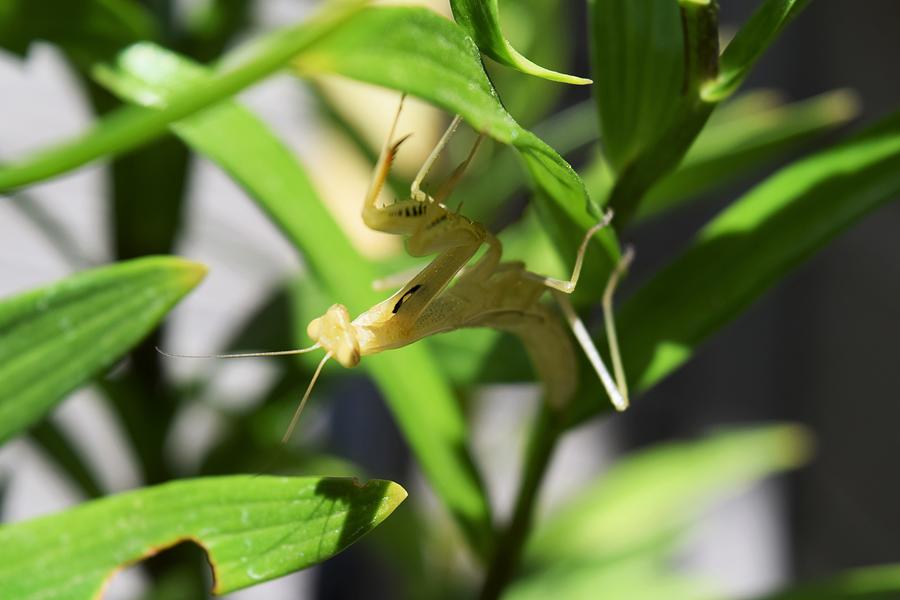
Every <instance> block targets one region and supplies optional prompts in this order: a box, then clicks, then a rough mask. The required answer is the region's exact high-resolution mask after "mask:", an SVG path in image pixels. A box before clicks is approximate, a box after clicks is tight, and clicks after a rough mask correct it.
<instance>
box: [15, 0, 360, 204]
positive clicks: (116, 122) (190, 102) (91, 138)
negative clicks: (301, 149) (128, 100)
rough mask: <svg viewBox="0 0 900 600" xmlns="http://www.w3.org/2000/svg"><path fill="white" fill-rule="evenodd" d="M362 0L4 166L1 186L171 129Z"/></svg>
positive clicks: (270, 68) (269, 68)
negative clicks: (162, 103)
mask: <svg viewBox="0 0 900 600" xmlns="http://www.w3.org/2000/svg"><path fill="white" fill-rule="evenodd" d="M360 5H361V2H360V1H348V2H343V3H339V2H338V3H330V4H329V7H328V8H326V9H325V10H323V11H322V12H321V13H320V14H319V15H317V16H316V17H314V18H312V19H310V20H309V21H306V22H304V23H301V24H299V25H295V26H293V27H290V28H287V29H284V30H281V31H278V32H276V33H275V34H272V35H270V36H267V37H265V38H263V39H262V40H260V41H259V42H257V43H255V44H252V45H251V46H250V47H249V48H243V49H241V50H239V51H238V56H239V58H237V59H236V60H233V61H232V60H229V57H226V59H225V60H223V64H224V66H223V68H222V69H221V70H220V71H218V72H217V74H216V76H215V77H213V78H212V79H210V81H209V82H208V83H207V84H206V85H204V86H202V87H199V88H195V89H191V90H190V91H189V92H186V93H184V94H182V95H181V96H179V97H178V98H176V99H174V100H173V101H172V102H170V103H168V104H167V105H166V108H165V109H164V110H148V109H144V108H139V107H128V108H124V109H121V110H119V111H116V112H115V113H113V114H111V115H109V116H108V117H105V118H104V119H103V120H101V121H100V122H99V123H98V124H97V125H95V126H94V128H93V129H91V130H90V131H88V132H87V133H85V134H83V135H81V136H78V137H76V138H75V139H73V140H71V141H67V142H63V143H62V144H60V145H58V146H54V147H52V148H50V149H47V150H44V151H41V152H38V153H37V154H35V155H33V156H31V157H29V158H27V159H24V160H21V161H18V162H15V163H12V164H7V165H5V166H2V167H0V190H9V189H13V188H18V187H22V186H24V185H28V184H30V183H35V182H37V181H42V180H44V179H49V178H51V177H55V176H57V175H60V174H62V173H66V172H68V171H71V170H73V169H77V168H78V167H80V166H82V165H85V164H87V163H89V162H92V161H94V160H97V159H99V158H108V157H110V156H114V155H117V154H121V153H122V152H125V151H127V150H130V149H132V148H135V147H137V146H139V145H141V144H143V143H146V142H148V141H150V140H152V139H154V138H157V137H159V136H160V135H163V134H165V133H166V131H167V128H168V126H169V124H170V123H172V122H173V121H177V120H178V119H181V118H184V117H186V116H187V115H190V114H192V113H195V112H197V111H198V110H201V109H203V108H205V107H208V106H211V105H213V104H215V103H216V102H218V101H220V100H222V99H223V98H227V97H229V96H231V95H233V94H235V93H237V92H239V91H241V90H242V89H244V88H246V87H248V86H250V85H253V84H254V83H256V82H257V81H259V80H261V79H263V78H265V77H267V76H269V75H272V74H273V73H275V72H276V71H278V70H279V69H281V68H283V67H285V66H286V65H287V63H288V61H290V60H291V59H292V58H294V57H295V56H296V55H297V54H298V53H300V52H302V51H303V50H304V49H306V48H307V47H309V45H310V44H312V43H313V42H315V41H316V40H317V39H318V38H319V37H321V36H322V35H324V34H325V33H327V32H328V31H330V30H331V29H332V28H334V27H336V26H337V25H339V24H340V23H342V22H343V21H344V20H345V19H346V18H347V17H348V16H350V15H351V14H353V13H354V12H355V11H356V10H358V8H359V6H360Z"/></svg>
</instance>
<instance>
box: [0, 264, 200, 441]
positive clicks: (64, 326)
mask: <svg viewBox="0 0 900 600" xmlns="http://www.w3.org/2000/svg"><path fill="white" fill-rule="evenodd" d="M205 272H206V270H205V268H204V267H203V266H202V265H198V264H196V263H191V262H188V261H185V260H181V259H179V258H173V257H153V258H143V259H137V260H132V261H128V262H124V263H118V264H115V265H112V266H109V267H103V268H99V269H93V270H90V271H85V272H84V273H80V274H78V275H74V276H72V277H69V278H67V279H64V280H62V281H60V282H59V283H55V284H52V285H49V286H47V287H44V288H41V289H37V290H34V291H31V292H26V293H24V294H21V295H19V296H14V297H12V298H8V299H5V300H3V301H0V442H2V441H5V440H7V439H9V438H10V437H11V436H13V435H15V434H16V433H18V432H20V431H22V430H23V429H25V428H27V427H28V426H29V425H31V424H33V423H34V422H35V421H37V420H38V419H40V418H41V417H42V416H43V415H44V414H45V413H46V412H47V411H48V410H49V409H50V408H51V407H52V406H53V405H54V404H55V403H57V402H58V401H60V400H62V399H63V398H64V397H65V396H66V394H68V393H69V392H71V391H73V390H75V389H76V388H77V387H79V386H80V385H81V384H83V383H84V382H86V381H87V380H89V379H90V378H91V377H93V376H95V375H96V374H98V373H100V372H102V371H103V369H106V368H108V367H109V366H111V365H112V364H113V363H114V362H115V361H116V360H117V359H119V358H120V357H121V356H122V354H124V353H125V352H126V351H127V350H128V349H129V348H131V347H132V346H133V345H135V344H136V343H138V342H139V341H140V340H141V339H142V338H143V337H144V336H146V335H147V334H148V333H149V332H150V331H151V330H152V329H153V328H154V327H156V325H157V324H158V323H159V322H160V320H162V318H163V317H164V316H165V315H166V313H167V312H168V311H169V309H171V308H172V306H174V305H175V303H176V302H178V300H180V299H181V298H182V297H183V296H184V295H185V294H187V293H188V292H189V291H190V290H191V289H193V288H194V286H196V285H197V283H198V282H199V281H200V280H201V279H202V278H203V275H204V273H205Z"/></svg>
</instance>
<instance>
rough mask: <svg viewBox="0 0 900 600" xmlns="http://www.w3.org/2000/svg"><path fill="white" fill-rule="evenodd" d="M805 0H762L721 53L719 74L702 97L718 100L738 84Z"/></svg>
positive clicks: (805, 3) (797, 12) (708, 84)
mask: <svg viewBox="0 0 900 600" xmlns="http://www.w3.org/2000/svg"><path fill="white" fill-rule="evenodd" d="M807 4H809V0H765V2H763V4H762V6H760V7H759V8H758V9H757V10H756V12H755V13H753V16H752V17H750V20H749V21H747V23H746V24H745V25H744V26H743V27H741V29H740V31H738V33H737V35H736V36H735V37H734V39H733V40H732V41H731V43H730V44H728V46H727V47H726V48H725V51H724V52H722V58H721V60H720V61H719V75H718V77H717V78H716V79H715V80H714V81H710V82H709V83H707V84H706V85H705V86H704V87H703V91H702V95H703V98H704V100H707V101H709V102H720V101H722V100H723V99H725V98H727V97H728V96H730V95H731V94H733V93H734V92H735V90H737V88H738V87H740V85H741V83H743V82H744V79H745V78H746V77H747V75H748V74H749V73H750V70H751V69H752V68H753V65H754V64H756V61H757V60H758V59H759V57H760V56H761V55H762V53H763V52H765V51H766V49H767V48H768V47H769V46H770V45H771V44H772V42H774V41H775V39H776V38H777V37H778V34H780V33H781V30H782V29H784V27H785V26H786V25H787V24H788V23H790V22H791V20H793V19H794V17H796V16H797V15H798V14H800V11H802V10H803V9H804V8H806V5H807Z"/></svg>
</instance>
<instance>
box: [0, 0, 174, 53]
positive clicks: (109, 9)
mask: <svg viewBox="0 0 900 600" xmlns="http://www.w3.org/2000/svg"><path fill="white" fill-rule="evenodd" d="M156 37H157V30H156V23H155V22H154V21H153V17H152V16H151V15H150V14H149V13H148V12H147V11H146V10H145V9H144V8H143V7H142V6H141V5H140V4H139V3H138V2H135V1H133V0H53V1H48V0H41V1H39V2H36V1H35V0H3V2H0V48H3V49H5V50H9V51H10V52H14V53H15V54H18V55H25V53H26V52H27V51H28V49H29V47H30V46H31V44H32V43H33V42H34V41H36V40H43V41H47V42H50V43H52V44H56V45H57V46H59V47H60V48H61V49H62V50H63V51H64V52H65V53H66V54H67V55H68V56H69V58H70V59H71V60H72V61H73V62H75V64H77V65H78V66H79V68H82V69H86V68H87V67H88V66H90V65H91V64H92V63H94V62H97V61H98V60H103V59H107V58H112V57H113V56H115V54H116V52H118V51H119V50H121V49H122V48H124V47H125V46H127V45H129V44H132V43H134V42H136V41H139V40H147V39H154V38H156Z"/></svg>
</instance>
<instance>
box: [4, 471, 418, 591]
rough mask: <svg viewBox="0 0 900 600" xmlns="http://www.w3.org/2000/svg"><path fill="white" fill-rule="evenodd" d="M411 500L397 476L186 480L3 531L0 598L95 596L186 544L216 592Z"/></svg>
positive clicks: (348, 535)
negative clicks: (197, 550)
mask: <svg viewBox="0 0 900 600" xmlns="http://www.w3.org/2000/svg"><path fill="white" fill-rule="evenodd" d="M405 498H406V491H404V490H403V488H401V487H400V486H399V485H397V484H396V483H392V482H390V481H380V480H372V481H369V482H368V483H367V484H365V485H362V484H360V483H358V482H356V481H355V480H351V479H327V478H313V477H304V478H301V477H295V478H287V477H284V478H282V477H249V476H244V475H241V476H231V477H221V478H213V477H210V478H205V479H194V480H183V481H177V482H173V483H167V484H163V485H159V486H155V487H151V488H144V489H141V490H137V491H134V492H128V493H125V494H119V495H117V496H111V497H108V498H104V499H102V500H95V501H93V502H89V503H87V504H83V505H81V506H79V507H77V508H73V509H70V510H67V511H65V512H62V513H58V514H55V515H51V516H48V517H43V518H38V519H34V520H32V521H26V522H23V523H18V524H15V525H6V526H4V527H2V528H0V595H2V596H3V597H4V598H16V599H17V600H29V599H34V600H37V599H38V598H96V597H99V595H100V594H101V591H102V589H103V586H104V584H105V583H106V582H107V580H108V579H109V578H110V576H112V574H113V573H115V571H116V570H118V569H119V568H121V567H122V566H125V565H128V564H130V563H133V562H136V561H139V560H142V559H144V558H146V557H148V556H152V555H153V554H156V553H157V552H160V551H162V550H164V549H166V548H169V547H171V546H174V545H176V544H178V543H180V542H184V541H191V542H194V543H196V544H198V545H200V546H202V547H203V549H204V550H206V552H207V554H208V557H209V562H210V565H211V566H212V569H213V576H214V581H215V584H214V589H213V591H214V592H215V593H217V594H221V593H225V592H230V591H233V590H237V589H241V588H244V587H248V586H251V585H254V584H257V583H260V582H262V581H267V580H270V579H274V578H276V577H281V576H283V575H286V574H288V573H291V572H293V571H297V570H300V569H304V568H306V567H309V566H312V565H314V564H316V563H319V562H322V561H323V560H326V559H327V558H330V557H331V556H333V555H335V554H337V553H338V552H340V551H341V550H343V549H344V548H346V547H347V546H349V545H350V544H352V543H353V542H355V541H356V540H358V539H359V538H360V537H362V536H363V535H365V534H366V533H368V532H369V531H371V530H372V529H373V528H375V527H376V526H377V525H378V524H379V523H381V522H382V521H383V520H384V519H385V518H387V516H388V515H390V514H391V513H392V512H393V511H394V509H395V508H396V507H397V506H398V505H399V504H400V503H401V502H402V501H403V500H404V499H405Z"/></svg>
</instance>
